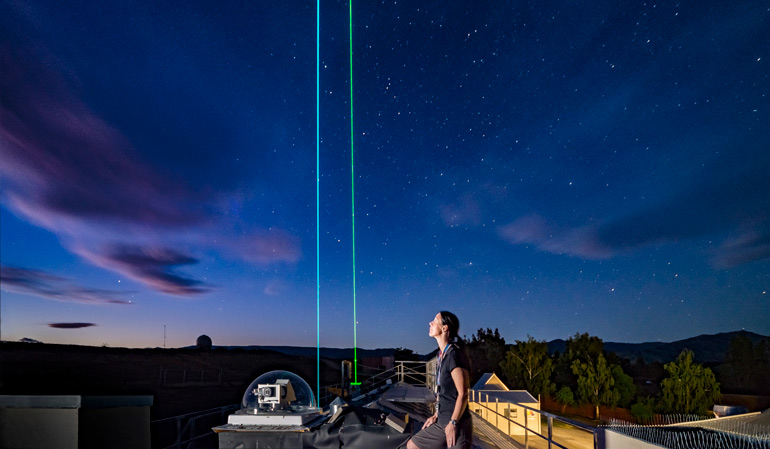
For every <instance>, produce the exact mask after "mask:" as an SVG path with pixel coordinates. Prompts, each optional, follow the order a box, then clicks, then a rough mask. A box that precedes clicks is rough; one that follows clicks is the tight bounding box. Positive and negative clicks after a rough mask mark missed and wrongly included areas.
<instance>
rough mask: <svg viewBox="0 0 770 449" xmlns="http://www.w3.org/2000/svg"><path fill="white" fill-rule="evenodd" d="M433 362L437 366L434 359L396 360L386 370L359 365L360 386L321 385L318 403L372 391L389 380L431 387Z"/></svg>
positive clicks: (433, 378)
mask: <svg viewBox="0 0 770 449" xmlns="http://www.w3.org/2000/svg"><path fill="white" fill-rule="evenodd" d="M431 362H433V363H434V365H433V366H435V362H434V361H433V360H431V361H428V362H413V361H396V362H395V365H394V366H393V368H390V369H387V370H384V371H381V370H378V369H375V368H368V367H359V372H358V374H359V379H360V380H361V385H360V386H355V387H353V386H351V385H350V384H349V383H339V384H334V385H327V386H324V387H321V392H320V396H319V398H318V404H319V406H324V405H326V404H328V403H329V402H330V401H331V400H332V399H334V398H335V397H337V396H339V397H341V398H350V397H352V396H355V395H356V393H359V392H363V391H372V390H375V389H377V388H380V387H382V386H384V385H386V384H387V383H388V381H391V382H394V381H397V382H406V383H409V384H419V385H423V384H424V385H426V386H428V387H429V388H431V386H432V385H433V384H435V377H436V376H435V374H434V373H433V371H432V370H431V369H430V366H431ZM356 387H357V388H356Z"/></svg>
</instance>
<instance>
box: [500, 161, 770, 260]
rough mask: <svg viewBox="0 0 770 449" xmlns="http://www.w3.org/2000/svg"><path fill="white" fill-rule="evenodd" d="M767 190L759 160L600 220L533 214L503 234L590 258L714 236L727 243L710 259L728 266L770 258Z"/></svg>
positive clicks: (514, 241) (514, 240) (767, 180)
mask: <svg viewBox="0 0 770 449" xmlns="http://www.w3.org/2000/svg"><path fill="white" fill-rule="evenodd" d="M768 192H770V178H768V177H767V172H766V171H765V170H764V169H763V168H762V166H761V164H760V165H759V166H757V167H754V169H753V170H749V171H743V172H733V173H730V176H726V177H725V179H721V180H716V181H711V182H707V183H703V184H701V185H699V186H697V187H696V188H693V189H691V190H690V191H688V192H686V193H681V194H679V195H675V196H674V197H673V198H672V199H670V200H669V201H667V202H664V203H662V204H659V205H657V206H653V207H649V208H645V209H642V210H640V211H638V212H636V213H632V214H629V215H626V216H623V217H620V218H617V219H610V220H606V221H605V222H603V223H600V224H592V225H587V226H585V227H580V228H560V227H559V226H557V225H556V224H554V223H551V222H549V221H548V220H546V219H545V218H543V217H541V216H539V215H535V214H533V215H529V216H525V217H520V218H518V219H516V220H514V221H513V222H511V223H509V224H507V225H504V226H501V227H500V228H498V234H499V236H500V237H501V238H502V239H503V240H505V241H507V242H509V243H511V244H516V245H532V246H534V247H535V248H537V249H538V250H540V251H544V252H548V253H553V254H565V255H570V256H575V257H582V258H586V259H603V258H610V257H614V256H615V255H617V254H620V253H623V252H627V251H632V250H634V249H637V248H641V247H644V246H648V245H655V244H667V243H676V242H681V241H685V240H690V239H695V238H699V237H704V236H712V235H713V236H715V237H716V238H723V239H724V242H723V243H722V244H720V245H718V246H717V247H716V248H714V249H713V251H711V262H712V264H713V265H714V266H715V267H717V268H729V267H733V266H737V265H742V264H745V263H750V262H753V261H757V260H763V259H767V258H770V212H768V211H770V196H769V195H768ZM725 235H727V236H729V237H724V236H725Z"/></svg>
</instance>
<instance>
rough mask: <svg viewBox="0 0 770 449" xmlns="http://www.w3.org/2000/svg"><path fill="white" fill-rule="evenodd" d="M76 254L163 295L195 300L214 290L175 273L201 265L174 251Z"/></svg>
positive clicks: (122, 250)
mask: <svg viewBox="0 0 770 449" xmlns="http://www.w3.org/2000/svg"><path fill="white" fill-rule="evenodd" d="M76 252H77V253H78V254H80V255H81V256H82V257H84V258H85V259H87V260H89V261H91V262H93V263H94V264H96V265H98V266H101V267H105V268H108V269H111V270H113V271H116V272H119V273H124V274H126V275H127V276H129V277H131V278H132V279H134V280H136V281H138V282H141V283H143V284H145V285H147V286H149V287H151V288H153V289H155V290H158V291H161V292H163V293H168V294H171V295H178V296H191V295H198V294H201V293H205V292H207V291H209V290H210V286H208V285H206V284H205V283H203V282H202V281H198V280H195V279H190V278H187V277H184V276H182V275H179V274H176V273H175V272H174V268H175V267H178V266H181V265H193V264H196V263H198V260H197V259H195V258H193V257H191V256H188V255H185V254H182V253H179V252H177V251H175V250H173V249H169V248H164V247H150V246H144V247H141V246H129V245H121V246H111V247H106V248H103V249H102V251H100V252H98V253H97V252H91V251H89V250H87V249H85V248H80V249H78V250H76Z"/></svg>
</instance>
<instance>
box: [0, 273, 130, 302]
mask: <svg viewBox="0 0 770 449" xmlns="http://www.w3.org/2000/svg"><path fill="white" fill-rule="evenodd" d="M0 286H2V288H3V289H5V290H8V291H14V292H17V293H24V294H30V295H35V296H38V297H41V298H45V299H52V300H54V301H61V302H77V303H83V304H131V302H130V301H128V300H125V299H122V298H121V296H124V295H125V294H126V293H125V292H118V291H110V290H104V289H93V288H86V287H81V286H79V285H76V284H73V283H72V282H71V281H70V280H69V279H66V278H63V277H60V276H55V275H52V274H50V273H46V272H43V271H40V270H30V269H26V268H20V267H13V266H8V265H1V266H0Z"/></svg>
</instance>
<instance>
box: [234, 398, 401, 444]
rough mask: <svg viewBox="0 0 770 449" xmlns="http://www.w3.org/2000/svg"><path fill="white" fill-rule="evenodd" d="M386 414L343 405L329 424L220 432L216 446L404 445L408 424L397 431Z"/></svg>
mask: <svg viewBox="0 0 770 449" xmlns="http://www.w3.org/2000/svg"><path fill="white" fill-rule="evenodd" d="M386 416H387V413H384V412H383V411H381V410H378V409H369V408H364V407H357V406H353V407H346V408H345V409H344V411H343V414H342V415H341V416H340V417H339V418H338V419H337V420H336V421H335V422H333V423H329V422H326V423H324V424H322V425H320V426H319V427H317V428H314V429H311V430H310V431H307V432H260V431H254V432H222V433H220V434H219V449H246V448H260V449H304V448H317V449H332V448H335V449H336V448H345V449H373V448H376V449H380V448H381V449H397V448H399V447H402V445H403V446H404V447H405V446H406V445H405V443H406V441H407V440H408V439H409V437H410V436H411V432H410V430H411V427H410V426H408V427H407V429H406V431H405V432H403V433H401V432H398V431H397V430H396V429H394V428H392V427H390V426H389V425H386V424H385V418H386Z"/></svg>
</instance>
